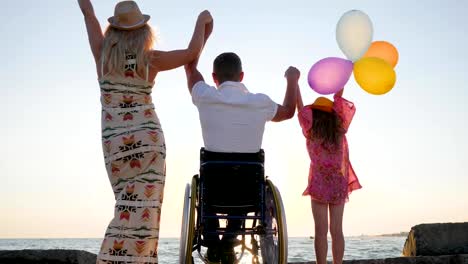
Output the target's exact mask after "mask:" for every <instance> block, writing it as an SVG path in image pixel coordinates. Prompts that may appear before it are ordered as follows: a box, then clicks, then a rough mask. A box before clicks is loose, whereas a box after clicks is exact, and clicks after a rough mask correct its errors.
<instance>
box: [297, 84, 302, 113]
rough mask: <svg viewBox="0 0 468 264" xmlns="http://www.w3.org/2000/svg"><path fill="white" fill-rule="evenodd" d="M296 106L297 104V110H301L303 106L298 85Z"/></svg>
mask: <svg viewBox="0 0 468 264" xmlns="http://www.w3.org/2000/svg"><path fill="white" fill-rule="evenodd" d="M296 106H297V112H299V111H301V109H302V108H303V107H304V103H303V102H302V95H301V89H300V88H299V87H297V100H296Z"/></svg>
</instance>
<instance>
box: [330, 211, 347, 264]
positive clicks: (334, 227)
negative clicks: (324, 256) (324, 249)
mask: <svg viewBox="0 0 468 264" xmlns="http://www.w3.org/2000/svg"><path fill="white" fill-rule="evenodd" d="M343 212H344V203H343V204H338V205H336V204H330V233H331V237H332V254H333V264H341V263H343V255H344V248H345V241H344V236H343Z"/></svg>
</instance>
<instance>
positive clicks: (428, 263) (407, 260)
mask: <svg viewBox="0 0 468 264" xmlns="http://www.w3.org/2000/svg"><path fill="white" fill-rule="evenodd" d="M328 263H332V262H330V261H329V262H328ZM290 264H315V261H310V262H294V263H290ZM343 264H468V255H450V256H422V257H399V258H387V259H359V260H345V261H343Z"/></svg>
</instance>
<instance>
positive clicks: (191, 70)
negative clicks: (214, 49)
mask: <svg viewBox="0 0 468 264" xmlns="http://www.w3.org/2000/svg"><path fill="white" fill-rule="evenodd" d="M211 32H213V21H211V23H208V24H206V26H205V36H204V39H203V46H205V44H206V42H207V41H208V38H209V37H210V35H211ZM200 55H201V54H200ZM199 58H200V57H197V58H196V59H195V60H193V61H192V62H190V63H189V64H186V65H185V67H184V69H185V75H186V76H187V87H188V90H189V93H190V94H192V88H193V86H194V85H195V84H196V83H197V82H199V81H205V79H204V78H203V75H202V74H201V73H200V72H199V71H198V69H197V65H198V60H199Z"/></svg>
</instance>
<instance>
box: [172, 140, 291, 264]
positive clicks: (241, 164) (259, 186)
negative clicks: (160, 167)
mask: <svg viewBox="0 0 468 264" xmlns="http://www.w3.org/2000/svg"><path fill="white" fill-rule="evenodd" d="M264 159H265V154H264V151H263V150H260V151H259V152H257V153H219V152H211V151H207V150H205V149H204V148H202V149H201V150H200V171H199V172H200V174H199V175H195V176H193V178H192V182H191V184H187V185H186V187H185V197H184V205H183V216H182V229H181V239H180V252H179V262H180V263H181V264H192V263H240V261H241V259H242V258H243V257H244V261H243V262H242V263H250V259H251V263H252V264H257V263H258V264H260V263H263V264H267V263H268V264H286V263H287V255H288V252H287V251H288V235H287V227H286V216H285V212H284V208H283V204H282V200H281V195H280V193H279V191H278V188H277V187H276V186H275V185H274V184H273V183H272V182H271V181H270V180H269V179H268V178H267V177H265V173H264ZM213 221H215V222H216V225H213ZM220 222H221V223H225V224H224V226H223V225H219V223H220ZM209 223H210V224H209ZM230 223H236V225H235V226H234V228H233V227H230ZM213 237H214V238H215V239H216V241H217V242H216V243H218V242H219V243H222V241H224V240H223V239H224V238H225V237H230V238H234V241H235V242H234V243H232V244H230V247H231V252H232V253H231V256H232V254H234V256H233V257H232V258H231V260H228V262H225V260H223V262H220V261H217V262H210V261H209V260H208V258H207V252H208V250H209V247H211V246H212V245H213V243H211V244H210V243H209V242H212V241H211V240H212V239H213ZM220 237H222V238H223V239H220ZM208 238H210V239H208ZM210 245H211V246H210ZM217 245H219V244H217ZM220 254H221V255H222V254H223V253H222V252H221V253H220ZM194 255H195V258H194ZM197 255H198V257H197ZM195 261H197V262H195Z"/></svg>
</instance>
